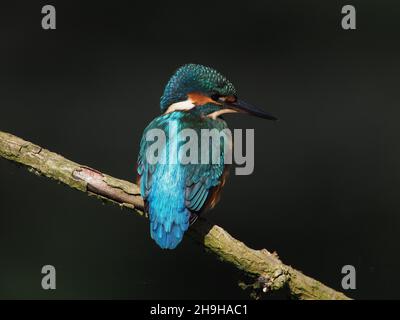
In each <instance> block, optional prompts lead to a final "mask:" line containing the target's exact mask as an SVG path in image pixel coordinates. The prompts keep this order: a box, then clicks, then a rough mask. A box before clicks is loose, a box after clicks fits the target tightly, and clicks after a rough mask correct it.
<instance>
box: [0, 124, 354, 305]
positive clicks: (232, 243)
mask: <svg viewBox="0 0 400 320" xmlns="http://www.w3.org/2000/svg"><path fill="white" fill-rule="evenodd" d="M0 157H2V158H5V159H7V160H9V161H12V162H15V163H19V164H21V165H23V166H25V167H27V168H28V170H29V171H31V172H33V173H35V174H38V175H41V176H45V177H47V178H50V179H52V180H55V181H58V182H62V183H64V184H65V185H67V186H69V187H71V188H74V189H76V190H79V191H82V192H85V193H87V194H88V195H90V196H94V197H97V198H99V199H101V200H103V201H106V202H111V203H114V204H117V205H119V206H121V207H124V208H127V209H130V210H134V211H136V212H137V213H139V214H140V215H142V216H146V215H145V214H144V204H143V199H142V197H141V196H140V190H139V188H138V186H137V185H135V184H133V183H130V182H128V181H124V180H120V179H117V178H114V177H112V176H109V175H107V174H104V173H101V172H99V171H97V170H95V169H92V168H89V167H87V166H84V165H80V164H78V163H75V162H73V161H71V160H68V159H66V158H64V157H62V156H61V155H58V154H56V153H54V152H51V151H49V150H46V149H44V148H42V147H40V146H37V145H35V144H33V143H31V142H28V141H25V140H23V139H21V138H19V137H16V136H14V135H12V134H9V133H5V132H2V131H0ZM189 235H190V236H191V237H193V238H194V239H195V240H196V241H198V242H200V243H201V244H202V245H203V246H204V247H205V248H206V249H207V250H208V251H211V252H213V253H214V254H216V255H217V256H218V257H219V258H220V259H221V260H223V261H226V262H228V263H231V264H233V265H234V266H235V267H237V268H238V269H240V270H242V271H244V272H245V273H247V274H249V275H251V276H252V277H253V278H254V279H255V282H254V284H252V285H249V286H246V285H242V287H244V288H245V287H251V288H252V289H254V290H256V291H258V293H262V292H268V291H276V290H281V289H286V290H288V292H289V295H290V297H291V298H296V299H324V300H328V299H335V300H336V299H338V300H347V299H349V298H348V297H347V296H345V295H344V294H343V293H340V292H338V291H335V290H333V289H331V288H329V287H327V286H325V285H324V284H322V283H321V282H319V281H317V280H315V279H313V278H310V277H308V276H306V275H304V274H303V273H301V272H300V271H298V270H296V269H294V268H292V267H290V266H288V265H285V264H283V263H282V261H281V260H280V259H279V258H278V257H277V255H276V254H273V253H270V252H269V251H267V250H266V249H261V250H254V249H251V248H249V247H247V246H246V245H245V244H244V243H243V242H241V241H239V240H237V239H235V238H233V237H232V236H231V235H230V234H229V233H228V232H226V231H225V230H224V229H223V228H221V227H219V226H217V225H215V224H212V223H210V222H208V221H207V220H206V219H204V218H201V219H199V220H198V221H197V222H196V223H195V224H194V225H193V226H192V227H191V228H190V231H189Z"/></svg>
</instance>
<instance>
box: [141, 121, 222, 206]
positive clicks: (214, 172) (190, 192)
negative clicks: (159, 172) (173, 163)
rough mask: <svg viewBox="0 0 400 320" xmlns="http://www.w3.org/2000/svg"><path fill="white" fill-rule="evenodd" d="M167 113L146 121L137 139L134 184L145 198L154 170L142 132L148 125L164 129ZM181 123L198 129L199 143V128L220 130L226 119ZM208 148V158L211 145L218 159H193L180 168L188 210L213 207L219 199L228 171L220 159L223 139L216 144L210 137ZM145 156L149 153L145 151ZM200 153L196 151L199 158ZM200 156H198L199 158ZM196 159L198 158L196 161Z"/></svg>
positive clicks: (166, 122)
mask: <svg viewBox="0 0 400 320" xmlns="http://www.w3.org/2000/svg"><path fill="white" fill-rule="evenodd" d="M168 123H169V117H160V118H156V119H155V120H154V121H153V122H152V123H150V125H149V126H148V127H147V128H146V130H145V132H144V135H143V137H142V141H141V143H140V152H139V158H138V168H137V172H138V174H139V177H140V180H139V181H138V184H139V185H140V188H141V193H142V196H143V198H144V199H145V200H146V198H147V197H148V195H149V193H150V190H151V187H152V177H153V174H154V172H155V170H156V166H157V165H156V164H151V163H149V162H148V161H147V159H146V151H147V148H148V147H149V144H151V143H153V142H152V141H151V142H148V141H147V140H146V138H145V136H146V132H147V131H148V130H149V129H153V128H157V129H161V130H165V131H166V132H167V131H168ZM181 124H182V127H181V129H184V128H192V129H195V130H196V131H197V132H198V137H199V143H200V135H201V133H200V131H201V129H217V130H219V131H220V130H223V129H225V128H226V123H225V122H223V121H219V122H216V121H214V120H207V119H206V120H204V121H202V122H201V123H194V124H193V123H192V122H187V123H185V122H181ZM211 141H212V143H210V145H209V148H210V151H209V154H210V158H211V156H212V150H213V149H214V150H215V151H216V152H218V153H219V162H218V163H204V164H203V163H197V164H186V165H182V166H184V168H183V170H184V173H185V182H186V187H185V190H182V192H185V206H186V208H187V209H189V210H190V211H192V212H195V213H199V212H201V211H202V210H204V209H206V208H208V207H213V206H214V205H215V204H216V203H217V202H218V199H219V192H220V191H221V188H222V186H223V185H224V183H225V179H226V177H227V173H228V166H227V165H225V163H224V160H225V159H224V143H227V142H226V140H220V143H219V144H218V142H217V140H211ZM148 156H151V153H149V155H148ZM200 157H201V155H200V152H199V158H200ZM199 160H200V159H199ZM199 162H200V161H199Z"/></svg>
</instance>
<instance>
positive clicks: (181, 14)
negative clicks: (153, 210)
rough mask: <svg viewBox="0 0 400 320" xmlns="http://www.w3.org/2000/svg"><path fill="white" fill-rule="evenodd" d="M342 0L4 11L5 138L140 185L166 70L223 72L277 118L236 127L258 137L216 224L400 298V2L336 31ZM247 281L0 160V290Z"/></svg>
mask: <svg viewBox="0 0 400 320" xmlns="http://www.w3.org/2000/svg"><path fill="white" fill-rule="evenodd" d="M44 4H53V5H55V7H56V10H57V30H55V31H44V30H42V29H41V17H42V14H41V12H40V11H41V7H42V6H43V5H44ZM344 4H348V3H347V2H346V3H345V2H342V1H279V2H278V1H265V0H264V1H240V2H233V1H213V2H207V1H196V2H194V1H185V2H181V3H177V2H173V1H164V2H154V1H146V2H143V1H141V2H134V1H126V2H122V1H107V2H104V3H101V2H97V1H93V2H88V1H68V2H67V1H62V2H61V1H51V2H47V1H46V2H43V1H26V3H24V2H18V3H15V4H12V5H11V4H7V5H6V4H4V3H2V4H1V5H0V17H1V18H0V46H1V50H0V70H1V71H0V125H1V128H0V129H1V130H3V131H8V132H11V133H13V134H16V135H19V136H21V137H23V138H25V139H28V140H31V141H33V142H35V143H37V144H40V145H42V146H44V147H46V148H49V149H51V150H54V151H56V152H58V153H60V154H62V155H64V156H66V157H68V158H70V159H72V160H74V161H77V162H79V163H82V164H86V165H89V166H92V167H94V168H97V169H99V170H102V171H104V172H107V173H110V174H112V175H114V176H116V177H120V178H124V179H128V180H132V181H133V180H134V177H135V172H134V168H135V161H136V157H137V151H138V144H139V141H140V137H141V133H142V130H143V129H144V127H145V125H146V124H147V123H148V122H149V121H150V120H151V119H152V118H154V117H155V116H157V115H158V112H159V97H160V95H161V93H162V90H163V86H164V85H165V83H166V81H167V80H168V78H169V76H170V75H171V73H172V72H173V71H174V69H175V68H177V67H178V66H180V65H182V64H184V63H188V62H195V63H201V64H205V65H210V66H213V67H215V68H216V69H218V70H219V71H221V72H222V73H224V74H225V75H226V76H227V77H228V78H229V79H230V80H231V81H232V82H233V83H234V84H235V86H236V87H237V89H238V92H239V94H240V96H241V97H242V98H245V99H246V100H248V101H251V102H253V103H256V104H258V105H259V106H261V107H263V108H264V109H266V110H268V111H270V112H272V113H274V114H277V115H278V116H279V117H280V119H281V121H280V122H279V123H278V124H277V125H274V124H272V123H270V122H266V121H263V120H261V119H257V118H250V117H244V116H243V117H239V116H230V117H229V118H228V122H229V124H230V126H231V128H255V130H256V132H255V133H256V134H255V136H256V141H255V147H256V150H255V151H256V154H255V158H256V162H255V172H254V174H253V175H250V176H234V175H231V177H230V180H229V182H228V184H227V185H226V188H225V191H224V194H223V197H222V201H221V203H220V204H219V205H218V206H217V208H216V209H215V210H214V211H213V212H210V213H208V217H209V218H210V219H211V220H212V221H214V222H216V223H218V224H220V225H221V226H223V227H224V228H226V229H227V230H228V231H229V232H230V233H232V235H234V236H235V237H237V238H239V239H241V240H243V241H244V242H246V243H247V244H248V245H249V246H251V247H254V248H262V247H266V248H268V249H269V250H276V251H277V252H278V253H279V254H280V256H281V257H282V259H283V260H284V261H285V262H287V263H289V264H291V265H293V266H295V267H296V268H299V269H300V270H302V271H304V272H305V273H306V274H309V275H311V276H313V277H315V278H317V279H319V280H321V281H323V282H324V283H326V284H328V285H330V286H332V287H334V288H336V289H340V281H341V277H342V275H341V273H340V271H341V268H342V266H343V265H346V264H351V265H354V266H355V267H356V270H357V289H356V290H354V291H352V292H348V294H349V295H350V296H352V297H354V298H398V290H397V287H398V286H399V285H400V280H399V278H398V277H396V276H393V275H394V274H396V273H397V270H398V269H399V267H400V263H399V262H400V261H399V257H398V249H399V248H398V243H399V241H398V239H399V238H398V229H399V224H400V221H399V208H400V203H399V197H398V193H399V187H400V185H399V176H400V167H399V160H400V152H399V148H398V137H399V134H398V128H397V126H398V125H397V123H398V118H399V115H400V112H399V109H398V101H399V97H398V92H399V91H398V84H399V80H398V79H399V78H398V77H399V60H398V57H399V44H398V42H399V41H398V39H399V30H400V29H399V19H398V17H399V13H400V10H399V8H400V7H399V5H398V3H396V2H395V1H379V2H378V1H365V0H364V1H355V0H353V1H351V4H353V5H355V7H356V9H357V30H355V31H344V30H342V29H341V27H340V20H341V16H342V15H341V7H342V6H343V5H344ZM45 264H52V265H54V266H55V267H56V269H57V289H56V290H55V291H44V290H42V289H41V286H40V281H41V274H40V270H41V267H42V266H43V265H45ZM240 278H241V275H240V273H239V272H237V271H235V270H234V269H233V267H232V266H230V265H227V264H223V263H221V262H219V261H217V259H215V257H213V256H211V255H209V254H205V253H204V252H203V250H202V248H201V247H199V246H198V245H196V244H194V243H193V242H192V241H191V240H190V239H185V240H184V242H183V244H182V245H181V246H180V247H179V248H178V249H177V250H174V251H162V250H160V249H159V248H158V247H157V246H156V245H155V244H154V242H153V241H151V240H150V237H149V232H148V222H147V221H146V220H145V219H142V218H140V217H138V216H137V215H135V214H129V213H127V211H120V210H119V209H118V208H117V207H113V206H104V205H102V204H101V203H100V202H98V201H95V200H93V199H90V198H88V197H87V196H85V195H83V194H81V193H79V192H76V191H72V190H70V189H68V188H66V187H63V186H60V185H57V184H55V183H53V182H50V181H47V180H46V179H43V178H37V177H35V176H34V175H31V174H28V173H27V172H26V171H25V170H21V169H19V168H17V167H16V166H15V165H13V164H11V163H8V162H6V161H4V160H1V161H0V297H1V298H137V299H139V298H145V299H148V298H245V297H248V293H246V292H243V291H241V290H240V289H239V288H238V287H237V284H236V283H237V281H238V280H239V279H240Z"/></svg>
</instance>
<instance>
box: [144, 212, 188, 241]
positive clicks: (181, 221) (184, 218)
mask: <svg viewBox="0 0 400 320" xmlns="http://www.w3.org/2000/svg"><path fill="white" fill-rule="evenodd" d="M149 209H150V210H149V211H150V235H151V238H152V239H153V240H154V241H155V242H156V243H157V244H158V245H159V246H160V247H161V248H162V249H175V248H176V247H177V245H178V244H179V243H180V242H181V241H182V239H183V235H184V234H185V231H186V230H187V229H188V227H189V216H190V214H189V213H188V212H187V209H184V210H182V211H183V212H176V213H175V214H173V215H166V216H165V215H163V214H162V213H161V212H157V213H155V212H154V211H153V210H151V207H150V208H149ZM152 211H153V212H152Z"/></svg>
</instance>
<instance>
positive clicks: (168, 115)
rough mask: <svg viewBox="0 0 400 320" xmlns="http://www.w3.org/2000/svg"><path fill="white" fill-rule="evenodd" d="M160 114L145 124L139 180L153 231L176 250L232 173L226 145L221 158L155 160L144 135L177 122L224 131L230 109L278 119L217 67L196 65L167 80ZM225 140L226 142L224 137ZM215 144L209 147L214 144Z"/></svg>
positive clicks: (161, 243) (182, 125)
mask: <svg viewBox="0 0 400 320" xmlns="http://www.w3.org/2000/svg"><path fill="white" fill-rule="evenodd" d="M160 107H161V115H160V116H158V117H157V118H155V119H154V120H153V121H152V122H151V123H150V124H149V125H148V126H147V128H146V129H145V131H144V134H143V137H142V140H141V144H140V152H139V157H138V167H137V173H138V181H137V183H138V185H139V186H140V190H141V195H142V197H143V198H144V200H145V204H146V210H147V212H148V214H149V218H150V235H151V238H152V239H154V240H155V242H156V243H157V244H158V245H159V246H160V247H161V248H164V249H174V248H175V247H176V246H177V245H178V244H179V243H180V242H181V241H182V238H183V235H184V233H185V231H186V230H187V229H188V227H189V225H190V224H191V222H192V221H195V220H196V217H197V216H198V215H199V214H200V213H201V212H202V211H204V210H206V209H209V208H213V207H214V206H215V204H216V203H217V202H218V200H219V195H220V191H221V189H222V187H223V185H224V183H225V180H226V177H227V172H228V170H227V167H228V166H227V165H226V164H225V163H224V150H225V148H224V145H223V143H222V144H221V146H220V157H221V158H220V159H221V161H220V162H219V163H212V162H211V163H203V162H199V163H189V164H182V163H180V162H179V161H177V162H175V163H169V162H168V161H167V162H165V163H154V161H149V159H148V156H149V152H148V151H149V148H150V145H151V143H152V142H151V141H148V139H146V138H145V137H146V136H147V133H148V132H149V131H150V130H152V129H158V130H163V131H164V132H168V131H169V129H170V127H171V126H172V125H173V126H174V127H175V128H177V130H178V132H180V130H182V129H194V130H195V131H196V132H200V131H201V130H202V129H217V130H223V129H226V128H227V124H226V122H225V121H224V120H223V119H222V118H221V115H222V114H225V113H233V112H239V113H247V114H251V115H255V116H258V117H261V118H265V119H270V120H277V119H276V118H275V117H274V116H272V115H270V114H269V113H266V112H264V111H262V110H261V109H258V108H256V107H254V106H251V105H249V104H247V103H245V102H243V101H241V100H238V98H237V95H236V90H235V88H234V86H233V85H232V84H231V83H230V82H229V81H228V80H227V79H226V78H225V77H224V76H223V75H221V74H220V73H219V72H217V71H216V70H214V69H212V68H209V67H206V66H202V65H197V64H187V65H184V66H182V67H180V68H179V69H178V70H177V71H176V72H175V74H174V75H173V76H172V77H171V79H170V80H169V81H168V83H167V85H166V87H165V90H164V93H163V95H162V97H161V99H160ZM178 136H179V134H175V135H173V136H170V135H168V134H166V142H165V145H164V148H165V149H168V147H169V146H170V145H171V144H172V143H175V144H176V145H180V144H182V141H180V140H179V137H178ZM224 143H226V142H224ZM212 147H213V146H210V148H212Z"/></svg>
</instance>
